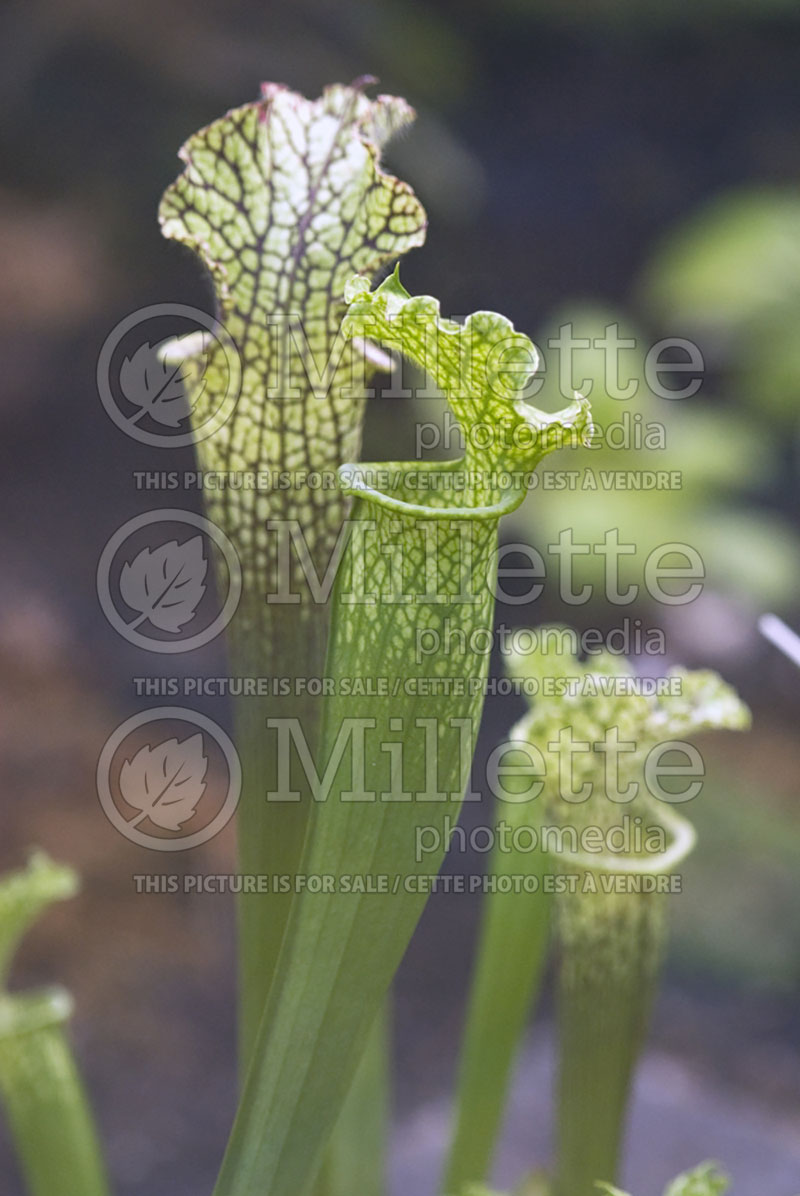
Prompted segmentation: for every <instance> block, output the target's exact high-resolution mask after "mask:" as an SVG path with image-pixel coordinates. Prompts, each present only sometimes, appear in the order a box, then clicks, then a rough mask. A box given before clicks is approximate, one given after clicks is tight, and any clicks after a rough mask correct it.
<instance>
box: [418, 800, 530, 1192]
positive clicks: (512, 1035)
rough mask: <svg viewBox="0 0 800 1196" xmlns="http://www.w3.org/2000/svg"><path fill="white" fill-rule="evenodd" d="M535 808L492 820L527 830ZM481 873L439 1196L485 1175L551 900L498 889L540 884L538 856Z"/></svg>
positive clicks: (503, 854) (502, 862) (502, 857)
mask: <svg viewBox="0 0 800 1196" xmlns="http://www.w3.org/2000/svg"><path fill="white" fill-rule="evenodd" d="M537 811H538V807H536V806H533V807H531V806H530V805H528V804H513V805H504V806H503V807H502V808H501V810H499V811H498V814H499V817H500V818H502V819H503V820H505V821H506V822H507V823H509V824H512V826H513V827H517V826H519V825H524V826H531V827H534V828H535V826H536V825H537V823H538V822H539V818H538V817H537ZM500 846H501V841H500V839H496V840H495V847H494V850H493V851H492V854H491V856H490V859H489V867H488V870H487V875H488V876H489V877H490V878H492V879H494V880H496V881H498V882H499V884H498V885H497V887H496V888H494V889H493V890H492V889H490V890H489V891H488V892H487V894H486V896H485V897H484V900H483V909H482V916H481V928H480V936H479V940H478V951H477V957H476V962H475V969H474V972H473V978H472V984H471V988H470V996H469V1005H468V1009H467V1020H466V1028H465V1031H464V1040H463V1045H462V1048H461V1064H460V1071H459V1078H458V1087H457V1094H456V1119H455V1130H454V1135H453V1142H452V1146H451V1150H450V1157H449V1161H448V1164H447V1169H446V1172H445V1178H444V1183H443V1185H442V1191H443V1193H445V1194H447V1196H449V1194H451V1193H453V1194H455V1193H458V1192H460V1191H461V1189H462V1187H463V1186H464V1185H465V1184H467V1183H469V1182H476V1181H478V1180H484V1179H486V1178H487V1175H488V1172H489V1168H490V1165H491V1161H492V1154H493V1151H494V1148H495V1144H496V1141H497V1135H498V1132H499V1129H500V1125H501V1122H502V1116H503V1111H504V1109H505V1105H506V1101H507V1098H508V1089H509V1085H510V1082H511V1075H512V1070H513V1065H514V1060H515V1057H516V1052H517V1049H518V1047H519V1045H520V1041H521V1039H522V1036H523V1034H524V1032H525V1024H526V1021H527V1018H528V1015H529V1013H530V1009H531V1005H532V1004H533V1001H534V998H535V994H536V991H537V988H538V985H539V982H540V979H541V974H542V968H543V966H544V961H545V957H546V952H547V942H548V925H549V909H550V901H549V899H548V898H547V897H545V896H544V895H543V894H542V893H541V891H537V892H516V891H514V889H513V888H512V889H511V890H510V891H508V892H503V891H502V880H503V878H504V877H526V878H530V879H531V880H533V881H537V882H539V884H538V885H537V888H540V887H541V885H540V878H541V876H542V873H543V871H544V864H545V859H546V857H545V856H544V855H543V854H542V853H541V852H540V851H531V852H521V851H514V850H501V849H500Z"/></svg>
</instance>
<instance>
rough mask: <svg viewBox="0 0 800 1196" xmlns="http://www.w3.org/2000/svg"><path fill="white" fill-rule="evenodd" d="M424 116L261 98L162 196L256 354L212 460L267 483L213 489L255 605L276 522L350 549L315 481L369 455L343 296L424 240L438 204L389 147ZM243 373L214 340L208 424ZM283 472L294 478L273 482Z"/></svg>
mask: <svg viewBox="0 0 800 1196" xmlns="http://www.w3.org/2000/svg"><path fill="white" fill-rule="evenodd" d="M412 119H413V112H412V110H411V109H410V108H409V106H408V105H407V104H406V103H405V101H403V100H401V99H397V98H394V97H389V96H381V97H379V98H378V99H377V100H375V101H371V100H368V99H367V98H366V97H365V96H363V95H362V94H361V92H360V90H359V86H358V85H354V86H353V87H343V86H338V85H337V86H334V87H330V88H328V89H327V90H326V91H325V93H324V94H323V96H322V97H321V98H320V99H318V100H315V101H309V100H306V99H304V98H303V97H302V96H299V95H297V94H295V93H294V92H291V91H288V90H286V89H285V88H283V87H280V86H277V85H275V84H265V85H264V87H263V89H262V98H261V99H260V100H259V101H257V102H255V103H250V104H245V105H244V106H243V107H241V108H237V109H235V110H234V111H232V112H229V113H228V114H227V115H226V116H225V117H223V118H222V119H221V120H218V121H215V122H214V124H212V125H209V126H208V128H206V129H202V130H201V131H200V132H198V133H196V134H195V135H194V136H193V137H191V138H190V139H189V140H188V141H187V143H186V144H185V145H184V147H183V149H182V150H181V157H182V159H183V160H184V162H185V163H186V169H185V171H184V173H183V174H182V175H181V176H180V177H179V178H178V179H177V181H176V182H175V183H174V184H173V185H172V186H171V187H170V188H169V189H168V190H167V192H166V194H165V195H164V198H163V200H162V203H161V210H160V219H161V226H162V229H163V232H164V235H165V236H167V237H171V238H173V239H175V240H177V241H181V242H183V243H184V244H186V245H189V246H190V247H191V248H192V249H194V250H195V251H196V252H197V253H198V254H199V255H200V257H201V258H202V259H203V261H204V262H205V264H206V266H207V267H208V269H209V270H210V271H211V273H212V276H213V278H214V281H215V284H216V287H217V291H218V298H219V307H220V321H221V323H222V324H223V325H224V327H225V329H226V330H227V332H228V333H229V335H230V337H231V338H232V340H233V342H234V344H235V346H236V348H237V350H238V353H239V356H240V359H241V391H240V394H239V398H238V401H237V403H236V406H235V409H234V411H233V414H232V416H231V417H230V419H229V420H228V421H227V422H226V423H225V424H224V426H223V427H222V428H221V429H219V430H218V431H217V432H216V433H215V434H214V435H212V436H211V437H209V438H208V439H206V440H203V441H201V443H200V444H199V445H198V454H199V458H200V464H201V466H203V467H204V468H206V469H209V470H221V471H240V470H241V471H248V472H251V473H252V472H254V471H260V473H261V476H260V477H259V481H258V485H257V487H256V488H254V489H252V490H243V489H242V490H235V489H232V488H224V489H222V490H221V491H217V492H216V493H215V492H209V495H208V498H209V512H210V515H211V517H212V518H214V519H215V520H216V521H217V522H219V523H220V524H221V525H222V527H223V528H224V530H225V531H226V532H227V533H228V535H229V536H230V537H231V538H232V539H233V541H234V543H235V544H236V546H237V548H238V550H239V552H240V555H241V557H242V565H243V569H244V573H245V591H246V593H248V594H250V595H253V594H258V595H263V593H264V592H265V590H266V589H267V588H268V587H269V586H270V585H272V584H273V583H274V580H275V577H274V573H273V572H272V571H273V570H274V568H275V567H276V566H275V562H274V560H272V559H271V557H270V551H269V549H268V543H269V538H268V535H267V532H266V530H265V523H266V521H267V520H268V519H297V520H298V521H299V522H300V524H301V527H302V529H303V532H304V535H305V537H306V541H307V543H308V547H309V552H310V554H311V556H312V559H315V560H317V561H323V562H324V561H327V558H328V556H329V554H330V551H331V550H332V547H333V543H334V542H335V538H336V534H337V531H338V528H339V526H340V524H341V521H342V518H343V511H344V506H343V504H344V502H345V499H344V498H343V496H341V495H340V494H339V492H338V491H337V490H336V489H335V488H330V487H329V488H325V487H321V486H320V487H316V488H311V487H309V486H308V485H306V484H304V482H303V479H302V476H301V474H302V471H305V470H313V471H330V472H331V474H332V472H333V471H334V470H335V468H336V466H337V465H339V464H340V463H341V462H342V461H344V460H352V459H353V458H354V457H357V455H358V451H359V440H360V424H361V414H362V406H363V392H364V383H365V381H366V378H367V375H368V373H369V369H370V367H369V365H368V363H367V362H366V360H365V358H364V356H363V354H362V353H361V351H360V349H359V348H358V347H357V346H353V345H352V344H349V343H348V342H346V341H345V340H344V339H343V338H341V337H340V336H339V326H340V322H341V317H342V314H343V311H344V306H343V303H342V294H343V291H344V284H345V282H346V280H347V279H348V278H349V277H350V276H351V275H352V274H353V273H354V272H358V273H370V272H373V271H375V270H377V269H378V268H379V267H380V266H382V265H383V264H384V263H386V262H388V261H390V260H391V259H393V258H395V257H397V256H398V255H400V254H403V253H405V252H406V251H407V250H409V249H411V248H413V247H415V246H417V245H420V244H421V243H422V242H423V240H424V237H425V213H424V211H423V209H422V206H421V205H420V203H419V201H418V200H417V198H416V196H415V195H414V193H413V191H412V190H411V188H410V187H409V186H408V185H407V184H406V183H403V182H401V181H399V180H398V179H396V178H393V177H392V176H391V175H388V174H386V173H384V172H383V171H382V170H381V169H380V166H379V162H378V155H379V150H380V147H381V146H382V145H383V143H384V142H385V141H386V139H387V138H388V137H389V136H391V134H392V133H393V132H395V131H396V130H398V129H400V128H402V127H403V126H404V125H406V124H408V123H409V122H410V121H411V120H412ZM194 365H195V366H196V365H197V361H195V362H194ZM230 374H231V370H230V363H229V361H228V360H227V358H226V354H225V352H224V351H223V348H222V347H221V346H220V345H219V344H217V343H216V342H214V341H213V340H212V341H207V342H206V345H205V361H204V363H203V368H199V369H194V370H190V371H188V376H189V379H190V382H189V385H190V391H191V393H190V399H191V401H192V403H193V415H194V420H195V423H196V424H202V423H203V422H205V421H206V420H207V419H208V417H209V415H210V414H211V413H212V412H213V411H214V409H215V408H216V407H218V405H219V403H220V401H221V397H223V396H224V395H225V393H226V390H227V388H228V387H229V386H230V385H231V381H232V380H231V377H230ZM192 380H193V381H192ZM270 470H272V471H280V472H283V473H284V474H285V475H289V474H293V475H294V477H288V476H285V477H284V479H283V481H282V482H281V481H280V479H278V478H277V477H276V476H275V474H273V475H272V477H264V476H263V475H264V472H265V471H270ZM246 609H247V608H246ZM250 611H251V613H252V607H250Z"/></svg>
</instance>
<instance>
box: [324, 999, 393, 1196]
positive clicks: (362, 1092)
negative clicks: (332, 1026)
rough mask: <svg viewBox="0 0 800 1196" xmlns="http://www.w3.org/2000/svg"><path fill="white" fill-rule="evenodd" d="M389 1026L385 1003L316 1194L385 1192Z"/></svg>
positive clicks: (380, 1194) (336, 1129)
mask: <svg viewBox="0 0 800 1196" xmlns="http://www.w3.org/2000/svg"><path fill="white" fill-rule="evenodd" d="M387 1004H388V1003H387ZM388 1031H389V1027H388V1010H387V1008H386V1007H385V1006H384V1008H383V1009H382V1010H381V1012H380V1013H379V1014H378V1017H377V1019H376V1021H375V1025H374V1026H373V1028H372V1032H371V1034H370V1036H369V1038H368V1039H367V1045H366V1048H365V1050H364V1054H363V1056H362V1058H361V1063H360V1064H359V1067H358V1071H357V1072H356V1074H355V1078H354V1080H353V1084H352V1087H351V1088H350V1092H349V1094H348V1096H347V1099H346V1100H345V1102H344V1105H343V1106H342V1111H341V1113H340V1114H339V1120H338V1121H337V1122H336V1125H335V1126H334V1130H333V1134H332V1135H331V1140H330V1142H329V1143H328V1147H327V1150H326V1152H325V1160H324V1162H323V1164H322V1171H321V1172H320V1175H319V1178H318V1179H317V1182H316V1184H315V1185H314V1189H313V1196H354V1194H356V1193H357V1196H384V1194H385V1192H386V1148H387V1139H388V1125H389V1067H388V1065H389V1034H388Z"/></svg>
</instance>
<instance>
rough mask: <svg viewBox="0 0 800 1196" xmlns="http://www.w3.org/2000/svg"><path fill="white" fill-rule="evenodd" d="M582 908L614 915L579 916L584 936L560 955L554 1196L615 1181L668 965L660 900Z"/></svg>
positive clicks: (573, 1195)
mask: <svg viewBox="0 0 800 1196" xmlns="http://www.w3.org/2000/svg"><path fill="white" fill-rule="evenodd" d="M583 900H585V901H586V902H587V903H589V902H592V903H593V904H595V906H597V904H598V903H599V904H600V906H601V907H602V905H603V904H604V903H613V906H614V908H613V910H612V909H610V910H606V911H603V912H601V913H599V914H598V916H597V917H596V918H593V917H591V915H586V916H585V917H584V918H582V920H581V929H582V930H583V931H584V933H573V934H572V935H570V936H569V938H568V939H567V941H566V942H565V945H564V948H563V955H562V960H561V966H560V969H559V978H558V1010H559V1013H558V1023H559V1034H560V1042H559V1081H558V1108H557V1138H558V1148H557V1160H558V1162H557V1168H556V1176H555V1181H554V1189H555V1196H594V1194H595V1193H596V1190H597V1189H596V1186H595V1185H596V1183H597V1181H598V1180H604V1181H606V1182H608V1183H614V1182H616V1179H617V1171H618V1166H619V1159H620V1152H621V1148H622V1140H623V1134H624V1130H625V1121H626V1115H627V1109H628V1102H629V1097H630V1090H631V1083H632V1080H633V1075H634V1070H635V1067H636V1061H637V1059H638V1056H639V1053H640V1051H641V1048H642V1044H643V1041H644V1036H645V1032H646V1029H647V1024H648V1021H649V1017H650V1011H651V1008H652V1003H653V997H654V995H655V991H656V982H657V976H658V967H659V962H660V958H661V941H662V930H663V921H664V908H663V902H664V899H663V897H661V896H658V895H652V894H649V895H635V896H631V895H626V896H625V897H623V898H616V897H609V896H608V895H606V894H602V895H601V894H597V895H596V896H593V897H590V898H585V899H583V898H580V897H579V898H577V901H578V902H581V901H583ZM568 902H569V903H572V902H573V899H572V898H567V899H565V904H566V903H568Z"/></svg>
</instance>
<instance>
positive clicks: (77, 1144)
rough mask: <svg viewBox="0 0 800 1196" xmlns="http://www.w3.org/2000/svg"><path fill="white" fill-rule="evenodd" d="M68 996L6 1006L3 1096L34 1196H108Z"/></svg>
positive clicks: (8, 999) (1, 1017)
mask: <svg viewBox="0 0 800 1196" xmlns="http://www.w3.org/2000/svg"><path fill="white" fill-rule="evenodd" d="M71 1011H72V1001H71V999H70V997H69V994H68V993H66V992H65V991H64V990H63V989H59V988H53V989H48V990H47V991H45V992H38V993H31V994H26V995H24V996H16V995H15V996H4V997H2V999H0V1092H2V1096H3V1100H4V1102H5V1106H6V1110H7V1113H8V1117H9V1121H10V1123H11V1131H12V1134H13V1138H14V1143H15V1146H16V1149H17V1152H18V1155H19V1159H20V1164H21V1167H22V1171H23V1174H24V1177H25V1180H26V1183H27V1186H28V1190H29V1192H30V1193H31V1196H54V1194H55V1193H58V1196H108V1191H109V1187H108V1179H107V1176H106V1170H105V1166H104V1164H103V1160H102V1156H101V1153H100V1148H99V1146H98V1142H97V1136H96V1134H95V1129H94V1124H93V1120H92V1115H91V1111H90V1109H89V1105H88V1102H87V1099H86V1093H85V1091H84V1088H83V1084H82V1082H81V1079H80V1076H79V1074H78V1070H77V1067H76V1065H75V1060H74V1058H73V1055H72V1051H71V1049H70V1046H69V1042H68V1040H67V1036H66V1034H65V1032H64V1024H65V1022H66V1021H67V1019H68V1018H69V1016H70V1013H71Z"/></svg>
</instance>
